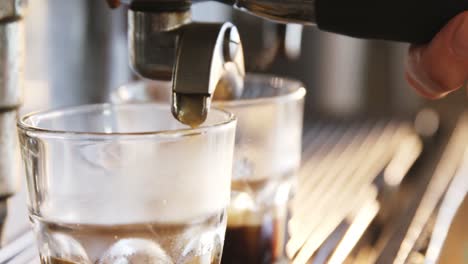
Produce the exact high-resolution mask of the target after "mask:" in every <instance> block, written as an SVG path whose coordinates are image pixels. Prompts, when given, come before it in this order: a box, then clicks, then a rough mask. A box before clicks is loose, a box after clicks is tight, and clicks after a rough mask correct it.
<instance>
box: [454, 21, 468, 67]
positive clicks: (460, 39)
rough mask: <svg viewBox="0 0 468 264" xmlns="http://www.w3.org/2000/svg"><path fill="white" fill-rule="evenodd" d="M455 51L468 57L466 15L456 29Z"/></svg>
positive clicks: (467, 22)
mask: <svg viewBox="0 0 468 264" xmlns="http://www.w3.org/2000/svg"><path fill="white" fill-rule="evenodd" d="M453 51H454V52H455V54H457V55H459V56H462V57H466V58H468V16H465V18H464V19H463V21H462V22H461V23H460V24H459V25H458V28H457V29H456V30H455V35H454V41H453Z"/></svg>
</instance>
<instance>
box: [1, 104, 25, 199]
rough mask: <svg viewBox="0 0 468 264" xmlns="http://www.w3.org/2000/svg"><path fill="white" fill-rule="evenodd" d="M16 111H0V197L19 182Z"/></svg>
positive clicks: (11, 192) (7, 193) (15, 187)
mask: <svg viewBox="0 0 468 264" xmlns="http://www.w3.org/2000/svg"><path fill="white" fill-rule="evenodd" d="M16 115H17V112H16V111H7V112H0V198H4V197H5V196H8V195H11V194H13V193H14V192H15V191H16V190H17V189H18V188H19V183H20V175H21V174H20V157H19V149H18V135H17V132H16Z"/></svg>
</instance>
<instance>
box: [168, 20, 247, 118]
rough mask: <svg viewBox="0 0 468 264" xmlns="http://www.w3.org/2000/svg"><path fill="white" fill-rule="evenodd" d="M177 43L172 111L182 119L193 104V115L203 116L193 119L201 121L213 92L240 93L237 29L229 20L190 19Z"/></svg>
mask: <svg viewBox="0 0 468 264" xmlns="http://www.w3.org/2000/svg"><path fill="white" fill-rule="evenodd" d="M178 45H179V47H178V51H177V61H176V64H175V67H174V76H173V88H172V90H173V99H172V112H173V114H174V116H175V117H176V118H177V119H179V121H182V119H183V118H184V115H188V114H190V113H187V109H188V110H189V111H190V110H191V109H190V108H192V109H193V110H194V111H195V110H198V111H197V112H196V113H195V112H194V113H195V114H196V117H195V119H198V118H199V117H203V116H204V117H203V118H201V119H199V120H197V121H196V122H200V121H201V122H203V121H204V119H205V118H206V114H207V112H208V110H209V107H210V103H211V97H212V96H216V94H215V93H216V92H218V93H221V94H223V98H230V99H232V98H236V97H237V96H239V95H240V94H241V93H242V88H243V84H244V80H243V79H244V76H245V69H244V53H243V49H242V44H241V42H240V37H239V33H238V32H237V29H236V27H234V25H232V24H231V23H224V24H214V23H213V24H209V23H192V24H189V25H186V26H185V27H184V29H183V32H182V34H181V36H180V40H179V44H178ZM215 90H216V91H215ZM194 100H195V101H194ZM188 103H189V104H190V106H189V105H188ZM187 107H189V108H187Z"/></svg>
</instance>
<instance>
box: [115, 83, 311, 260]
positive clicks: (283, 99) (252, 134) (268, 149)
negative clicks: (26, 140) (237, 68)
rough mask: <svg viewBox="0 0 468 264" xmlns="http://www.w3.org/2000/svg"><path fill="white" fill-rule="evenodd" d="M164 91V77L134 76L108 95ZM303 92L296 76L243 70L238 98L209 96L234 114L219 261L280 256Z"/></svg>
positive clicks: (160, 94) (119, 98) (150, 95)
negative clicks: (139, 79) (133, 80)
mask: <svg viewBox="0 0 468 264" xmlns="http://www.w3.org/2000/svg"><path fill="white" fill-rule="evenodd" d="M164 91H166V93H165V92H164ZM170 91H171V85H170V83H162V82H152V83H148V82H138V83H133V84H128V85H125V86H123V87H121V88H120V89H118V90H117V91H116V92H115V93H114V94H113V96H112V97H113V100H114V102H118V103H122V102H139V103H142V102H145V101H147V102H148V101H162V102H167V101H169V99H170ZM304 95H305V90H304V88H303V86H302V84H301V83H299V82H297V81H294V80H289V79H285V78H279V77H275V76H265V75H247V76H246V80H245V84H244V90H243V93H242V95H241V96H240V98H234V99H232V98H223V99H224V100H217V101H216V100H215V101H214V102H213V106H215V107H218V108H222V109H225V110H227V111H229V112H232V113H234V114H235V115H236V117H237V118H238V125H237V132H236V143H235V150H234V166H233V180H232V190H231V202H230V206H229V208H228V219H227V221H228V228H227V232H226V241H225V244H224V250H223V258H222V263H225V264H234V263H239V264H249V263H253V264H262V263H273V262H275V261H277V260H278V259H281V258H284V257H285V256H284V251H283V247H284V244H285V242H286V240H287V239H288V234H287V232H286V221H287V217H288V210H287V208H288V206H287V205H288V201H289V199H290V197H291V195H292V192H293V191H292V186H293V185H294V179H295V174H296V171H297V169H298V167H299V163H300V156H301V134H302V117H303V100H304ZM215 99H216V98H215Z"/></svg>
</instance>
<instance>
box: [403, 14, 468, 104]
mask: <svg viewBox="0 0 468 264" xmlns="http://www.w3.org/2000/svg"><path fill="white" fill-rule="evenodd" d="M406 79H407V80H408V82H409V84H410V85H411V86H413V87H414V88H415V89H416V91H418V92H419V93H420V94H421V95H423V96H425V97H427V98H431V99H435V98H440V97H443V96H445V95H446V94H448V93H449V92H451V91H454V90H456V89H458V88H460V87H462V86H463V85H464V84H465V83H466V81H467V80H468V11H465V12H463V13H461V14H459V15H458V16H456V17H455V18H454V19H452V20H451V21H450V22H449V23H448V24H447V25H446V26H445V27H444V28H443V29H442V30H441V31H440V32H439V33H438V34H437V35H436V36H435V37H434V39H433V40H432V41H431V43H429V44H428V45H425V46H412V47H410V50H409V56H408V61H407V68H406Z"/></svg>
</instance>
